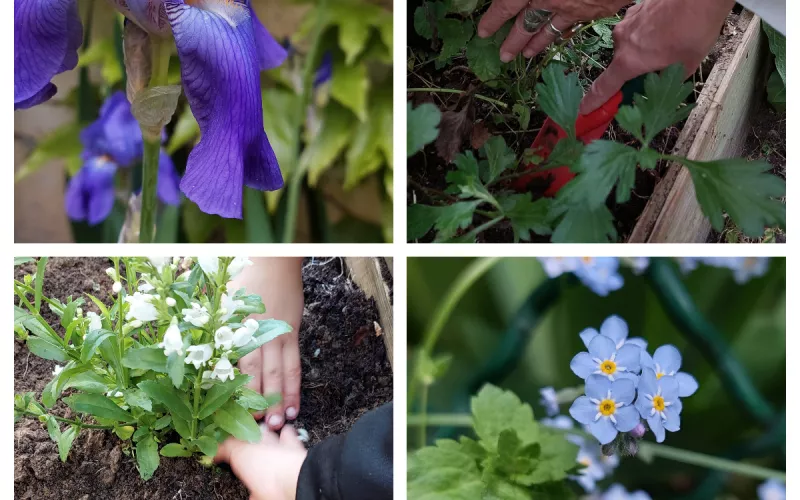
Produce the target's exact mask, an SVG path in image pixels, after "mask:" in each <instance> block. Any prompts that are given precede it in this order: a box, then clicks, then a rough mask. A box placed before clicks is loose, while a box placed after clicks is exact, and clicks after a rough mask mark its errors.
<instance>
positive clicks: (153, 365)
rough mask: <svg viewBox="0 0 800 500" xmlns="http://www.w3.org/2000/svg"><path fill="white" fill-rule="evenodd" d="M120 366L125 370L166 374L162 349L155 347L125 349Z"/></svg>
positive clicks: (165, 361) (165, 358)
mask: <svg viewBox="0 0 800 500" xmlns="http://www.w3.org/2000/svg"><path fill="white" fill-rule="evenodd" d="M122 364H123V365H124V366H125V367H127V368H133V369H142V370H153V371H155V372H158V373H167V357H166V356H164V349H163V348H161V347H158V346H155V345H153V346H147V347H136V348H131V349H127V350H126V351H125V355H124V356H123V357H122Z"/></svg>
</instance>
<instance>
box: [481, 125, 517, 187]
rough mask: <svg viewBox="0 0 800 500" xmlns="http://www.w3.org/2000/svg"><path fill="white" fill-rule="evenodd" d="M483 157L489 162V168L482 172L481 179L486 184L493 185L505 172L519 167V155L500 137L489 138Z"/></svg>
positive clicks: (487, 164)
mask: <svg viewBox="0 0 800 500" xmlns="http://www.w3.org/2000/svg"><path fill="white" fill-rule="evenodd" d="M482 155H483V156H484V157H485V158H486V160H487V163H486V167H487V168H486V169H484V170H482V171H481V172H480V174H481V175H480V177H481V179H483V182H485V183H486V184H491V183H492V182H494V181H496V180H497V178H498V177H500V175H501V174H502V173H503V172H505V171H506V170H508V169H510V168H514V167H516V166H517V155H516V154H515V153H514V150H512V149H511V148H509V147H508V146H507V145H506V141H505V139H503V137H502V136H499V135H496V136H493V137H491V138H489V140H487V141H486V142H485V143H484V145H483V150H482Z"/></svg>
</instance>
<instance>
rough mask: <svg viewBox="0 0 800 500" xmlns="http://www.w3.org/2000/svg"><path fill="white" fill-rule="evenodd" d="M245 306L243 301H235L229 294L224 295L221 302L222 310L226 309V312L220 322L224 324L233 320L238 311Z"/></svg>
mask: <svg viewBox="0 0 800 500" xmlns="http://www.w3.org/2000/svg"><path fill="white" fill-rule="evenodd" d="M243 306H244V301H243V300H235V299H234V298H233V297H231V296H229V295H228V294H227V293H223V294H222V300H221V302H220V307H221V309H224V311H225V312H224V313H223V314H222V316H220V317H219V320H220V321H221V322H223V323H224V322H226V321H228V320H229V319H231V316H233V315H234V314H235V313H236V311H237V310H238V309H239V308H240V307H243Z"/></svg>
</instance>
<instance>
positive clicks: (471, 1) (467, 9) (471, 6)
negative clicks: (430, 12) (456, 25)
mask: <svg viewBox="0 0 800 500" xmlns="http://www.w3.org/2000/svg"><path fill="white" fill-rule="evenodd" d="M477 6H478V0H453V1H452V5H451V7H450V10H451V11H452V12H460V13H462V14H471V13H472V11H473V10H475V7H477Z"/></svg>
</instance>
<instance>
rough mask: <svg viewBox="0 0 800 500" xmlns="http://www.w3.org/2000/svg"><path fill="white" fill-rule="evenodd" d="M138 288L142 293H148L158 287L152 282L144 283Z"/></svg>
mask: <svg viewBox="0 0 800 500" xmlns="http://www.w3.org/2000/svg"><path fill="white" fill-rule="evenodd" d="M136 289H137V290H139V291H140V292H142V293H147V292H152V291H153V290H155V289H156V287H154V286H153V285H151V284H150V283H142V284H141V285H139V286H138V287H137V288H136Z"/></svg>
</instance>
